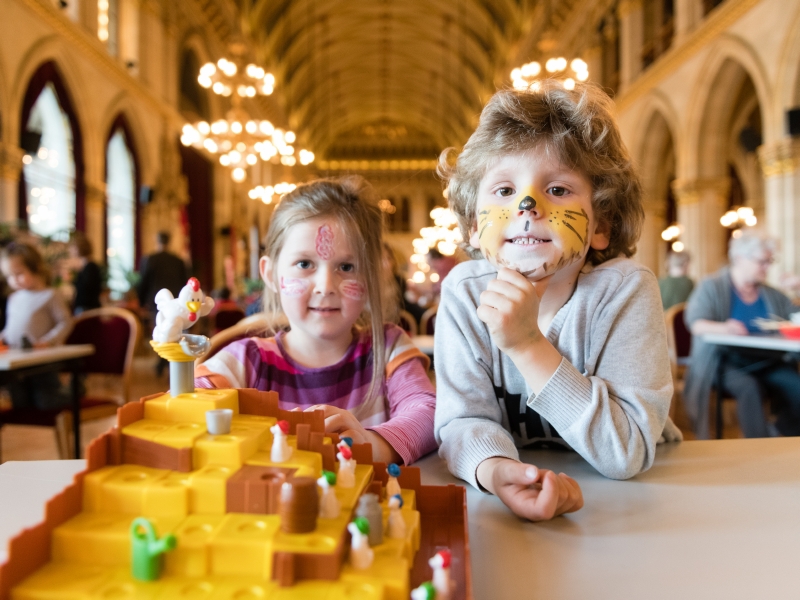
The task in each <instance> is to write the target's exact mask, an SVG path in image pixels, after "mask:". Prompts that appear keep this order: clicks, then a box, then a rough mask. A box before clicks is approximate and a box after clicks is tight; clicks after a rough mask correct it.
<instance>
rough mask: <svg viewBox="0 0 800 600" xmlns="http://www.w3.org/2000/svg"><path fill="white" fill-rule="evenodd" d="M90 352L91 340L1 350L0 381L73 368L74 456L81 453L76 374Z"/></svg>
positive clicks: (0, 382) (79, 403)
mask: <svg viewBox="0 0 800 600" xmlns="http://www.w3.org/2000/svg"><path fill="white" fill-rule="evenodd" d="M92 354H94V346H92V345H91V344H70V345H64V346H54V347H52V348H32V349H30V350H7V351H5V352H2V353H0V385H4V384H6V383H9V382H11V381H14V380H19V379H24V378H26V377H33V376H35V375H38V374H40V373H46V372H50V371H71V372H72V423H73V426H72V429H73V439H74V442H75V456H77V457H80V455H81V398H80V389H79V381H78V376H79V375H80V373H81V368H82V365H83V359H84V358H85V357H87V356H91V355H92Z"/></svg>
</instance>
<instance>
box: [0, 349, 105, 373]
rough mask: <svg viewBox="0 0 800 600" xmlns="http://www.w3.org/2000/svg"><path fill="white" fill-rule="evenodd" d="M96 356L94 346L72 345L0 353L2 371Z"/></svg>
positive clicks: (0, 369) (0, 368)
mask: <svg viewBox="0 0 800 600" xmlns="http://www.w3.org/2000/svg"><path fill="white" fill-rule="evenodd" d="M92 354H94V346H93V345H92V344H70V345H65V346H53V347H52V348H31V349H30V350H6V351H5V352H2V353H0V371H13V370H14V369H22V368H24V367H35V366H37V365H44V364H47V363H52V362H58V361H59V360H67V359H70V358H80V357H81V356H91V355H92Z"/></svg>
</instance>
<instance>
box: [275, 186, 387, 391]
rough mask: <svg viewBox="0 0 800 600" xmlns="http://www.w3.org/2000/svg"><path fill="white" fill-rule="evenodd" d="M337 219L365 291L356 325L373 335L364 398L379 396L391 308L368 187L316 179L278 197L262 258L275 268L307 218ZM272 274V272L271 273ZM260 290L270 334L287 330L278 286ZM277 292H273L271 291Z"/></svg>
mask: <svg viewBox="0 0 800 600" xmlns="http://www.w3.org/2000/svg"><path fill="white" fill-rule="evenodd" d="M319 217H330V218H333V219H336V220H337V221H338V222H339V224H340V225H341V227H342V229H344V231H345V235H347V239H348V240H349V242H350V245H351V246H352V248H353V250H354V251H355V255H356V257H355V258H356V260H355V262H356V272H357V273H358V275H359V278H360V279H361V280H362V282H363V283H364V286H365V287H366V290H367V303H366V305H365V307H364V312H363V313H362V314H361V316H360V317H359V319H358V321H357V322H356V325H357V326H358V327H359V329H360V330H361V331H367V332H370V333H371V335H372V382H371V383H370V386H369V391H368V392H367V397H368V398H374V397H375V396H376V395H378V394H380V393H381V391H382V387H383V376H384V370H385V368H386V356H385V354H386V352H385V350H386V340H385V338H384V331H383V315H384V314H385V313H386V312H387V311H388V312H391V311H390V309H389V307H386V306H384V303H385V302H387V299H386V298H384V297H382V294H381V281H382V278H381V261H382V252H383V247H382V245H381V240H382V238H383V214H382V213H381V209H380V208H379V207H378V197H377V194H376V193H375V191H374V189H373V188H372V186H371V185H370V184H369V183H368V182H367V181H366V180H365V179H364V178H363V177H359V176H356V175H354V176H348V177H341V178H336V179H318V180H316V181H312V182H310V183H306V184H302V185H299V186H297V188H296V189H295V190H293V191H291V192H289V193H288V194H286V195H285V196H283V198H282V199H281V201H280V203H279V204H278V206H277V208H276V209H275V212H274V213H273V214H272V219H271V220H270V224H269V229H268V231H267V236H266V239H265V242H264V245H265V246H266V248H265V250H264V255H265V256H266V257H268V258H269V259H270V262H271V263H272V264H273V265H276V264H277V261H278V257H279V256H280V253H281V250H282V249H283V246H284V242H285V240H286V234H287V232H288V231H289V230H290V229H291V228H292V227H293V226H294V225H296V224H298V223H301V222H303V221H306V220H308V219H315V218H319ZM273 272H275V271H274V270H273ZM266 283H267V285H265V286H264V313H265V315H266V317H267V322H268V324H269V329H270V332H271V333H274V332H276V331H278V330H280V329H282V328H283V327H285V324H286V321H285V317H284V315H283V310H282V308H281V299H280V294H279V293H278V292H277V291H275V290H277V289H278V282H277V281H274V282H273V284H274V285H272V286H271V285H269V282H266ZM273 288H275V290H273Z"/></svg>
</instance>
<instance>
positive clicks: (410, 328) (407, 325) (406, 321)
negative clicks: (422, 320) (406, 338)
mask: <svg viewBox="0 0 800 600" xmlns="http://www.w3.org/2000/svg"><path fill="white" fill-rule="evenodd" d="M399 321H400V322H399V323H398V325H400V327H401V328H402V329H403V331H405V332H406V333H407V334H408V335H410V336H415V335H417V334H418V333H419V326H418V325H417V320H416V319H415V318H414V315H412V314H411V313H410V312H408V311H407V310H404V309H402V308H401V309H400V311H399Z"/></svg>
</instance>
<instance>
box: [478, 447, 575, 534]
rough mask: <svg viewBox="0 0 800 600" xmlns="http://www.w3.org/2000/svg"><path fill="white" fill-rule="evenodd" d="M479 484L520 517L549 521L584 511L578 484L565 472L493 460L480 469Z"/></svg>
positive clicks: (499, 458) (486, 462) (483, 464)
mask: <svg viewBox="0 0 800 600" xmlns="http://www.w3.org/2000/svg"><path fill="white" fill-rule="evenodd" d="M477 475H478V481H479V482H480V483H481V485H483V486H484V487H485V488H486V489H488V490H489V491H490V492H492V493H493V494H495V495H496V496H497V497H498V498H500V499H501V500H502V501H503V503H504V504H505V505H506V506H508V507H509V508H510V509H511V512H513V513H514V514H515V515H517V516H518V517H522V518H523V519H528V520H530V521H546V520H548V519H552V518H553V517H557V516H559V515H562V514H565V513H570V512H575V511H577V510H580V509H581V508H583V493H582V492H581V488H580V486H579V485H578V482H577V481H575V480H574V479H572V477H570V476H569V475H566V474H565V473H560V474H558V475H556V474H555V473H554V472H553V471H549V470H547V469H539V468H537V467H535V466H533V465H527V464H524V463H521V462H518V461H516V460H512V459H510V458H501V457H495V458H489V459H487V460H485V461H483V462H482V463H481V464H480V465H479V466H478V474H477Z"/></svg>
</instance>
